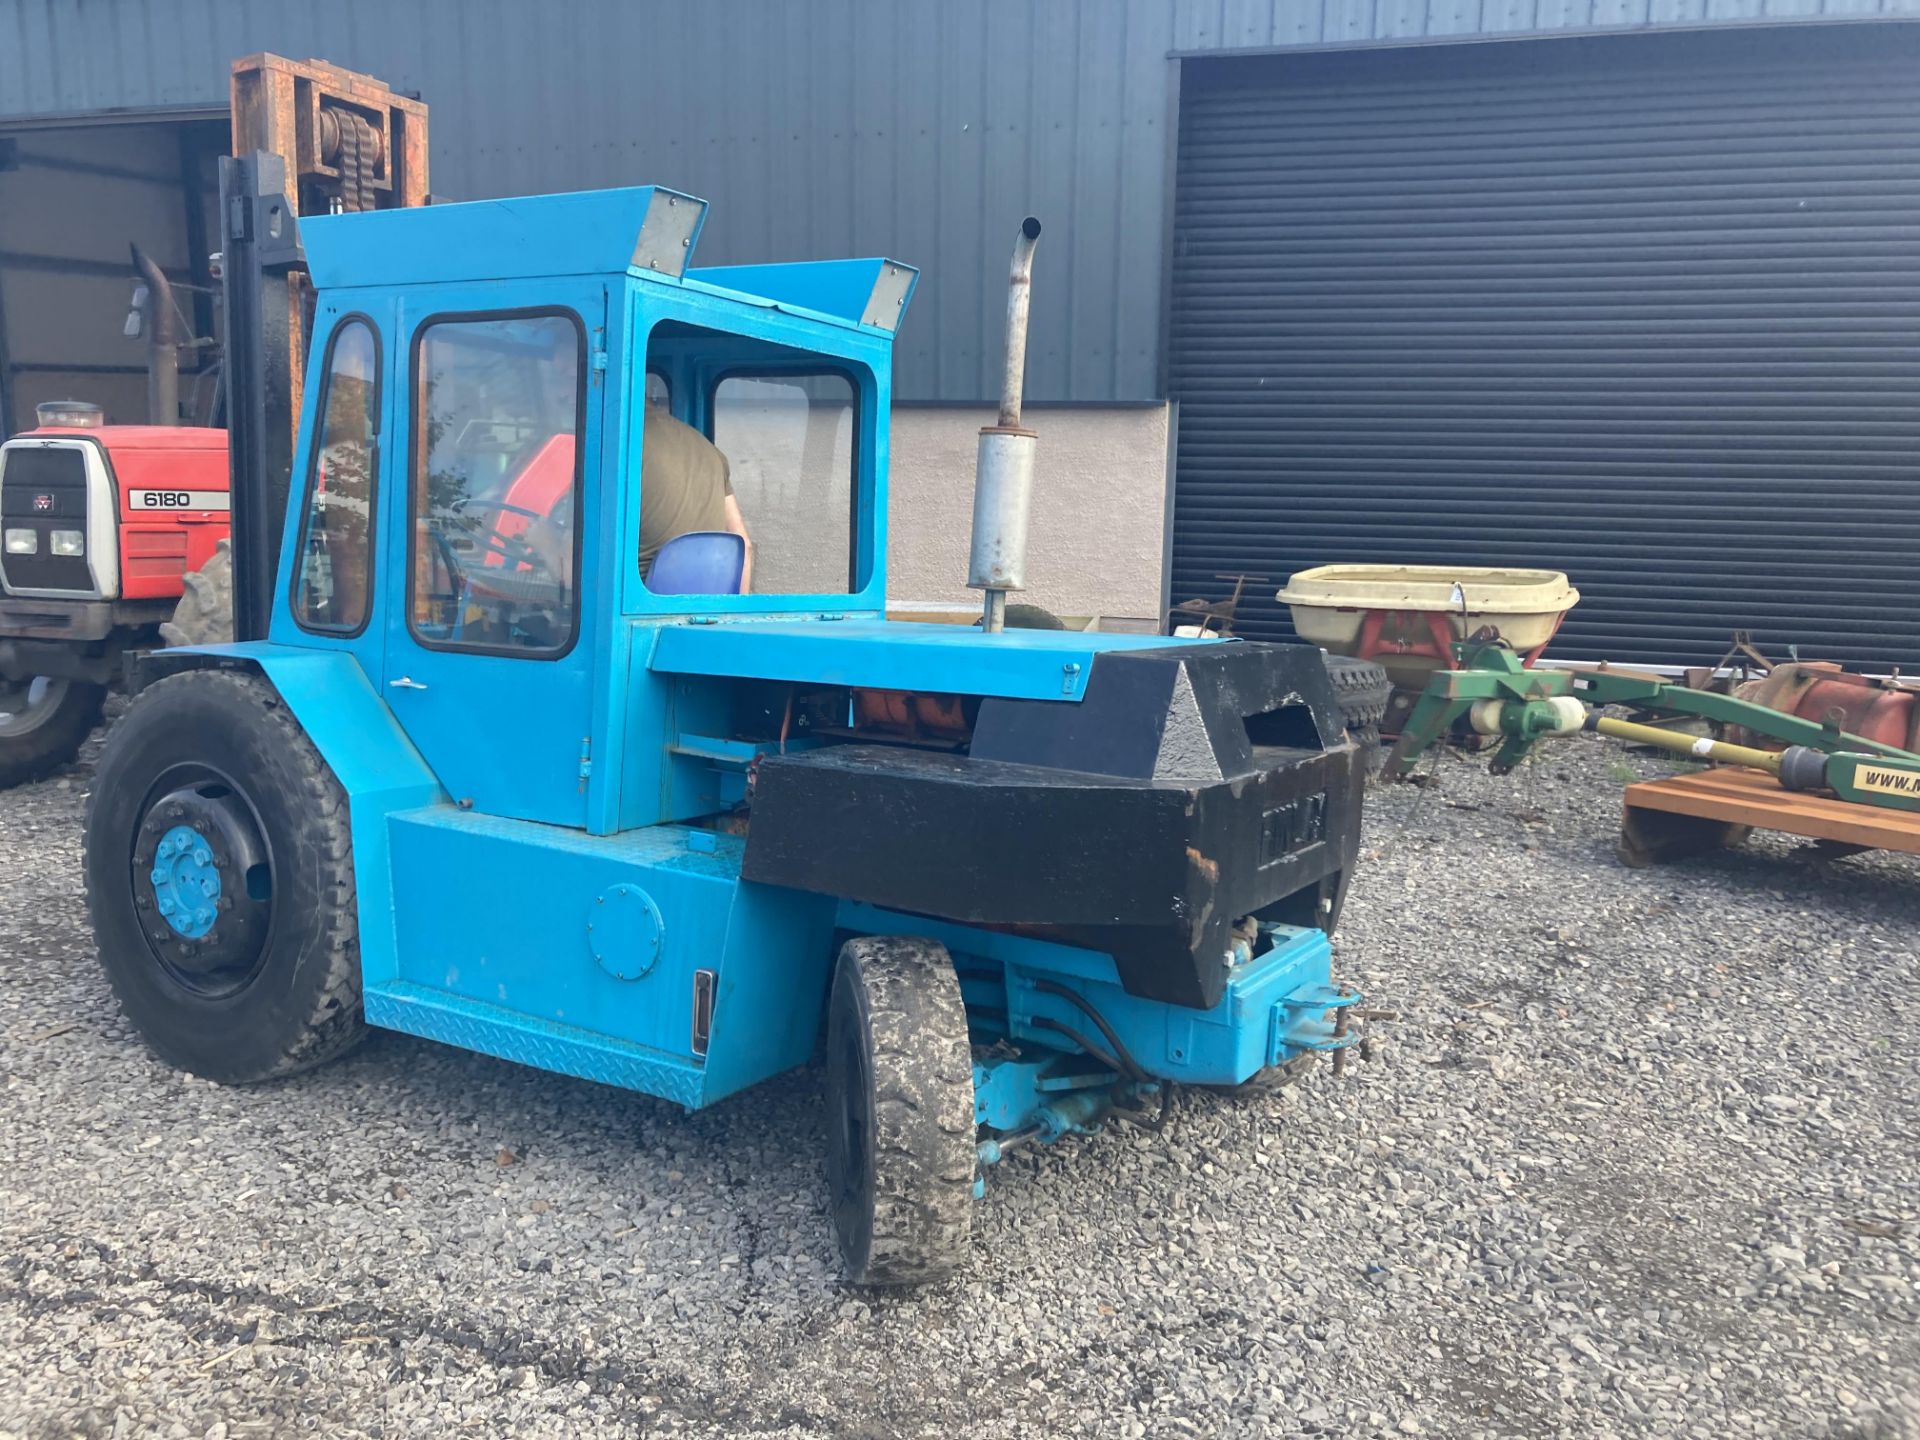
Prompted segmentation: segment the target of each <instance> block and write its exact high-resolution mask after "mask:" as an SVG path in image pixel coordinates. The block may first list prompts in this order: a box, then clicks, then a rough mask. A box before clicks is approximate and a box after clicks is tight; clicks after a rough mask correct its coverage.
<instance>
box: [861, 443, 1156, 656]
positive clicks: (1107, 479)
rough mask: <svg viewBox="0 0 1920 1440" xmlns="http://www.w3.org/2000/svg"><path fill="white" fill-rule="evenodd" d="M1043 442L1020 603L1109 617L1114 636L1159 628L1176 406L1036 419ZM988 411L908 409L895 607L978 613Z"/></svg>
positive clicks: (898, 470) (899, 488) (898, 467)
mask: <svg viewBox="0 0 1920 1440" xmlns="http://www.w3.org/2000/svg"><path fill="white" fill-rule="evenodd" d="M1024 418H1025V423H1026V424H1027V426H1028V427H1029V428H1031V429H1033V430H1035V431H1037V432H1038V433H1039V436H1040V451H1039V460H1038V463H1037V465H1036V468H1035V484H1034V504H1033V528H1032V532H1031V537H1030V540H1029V543H1028V550H1027V576H1028V579H1029V581H1030V582H1031V588H1029V589H1028V590H1027V591H1026V592H1024V593H1023V594H1021V595H1018V596H1015V597H1012V598H1014V599H1017V600H1025V601H1029V602H1031V603H1033V604H1035V605H1044V606H1045V607H1046V608H1047V609H1049V610H1051V611H1053V612H1054V613H1055V614H1056V615H1097V616H1100V617H1102V622H1103V624H1106V625H1108V626H1109V627H1110V628H1120V626H1119V625H1118V624H1116V623H1115V622H1125V621H1132V622H1136V623H1137V624H1139V625H1141V626H1144V627H1147V628H1156V625H1157V618H1158V614H1159V609H1160V571H1161V560H1162V541H1163V528H1164V524H1165V517H1166V495H1167V424H1168V409H1167V407H1166V406H1165V405H1149V406H1139V407H1132V406H1129V407H1125V408H1113V407H1098V408H1096V407H1053V406H1048V407H1045V408H1042V409H1033V410H1028V411H1027V412H1026V415H1025V417H1024ZM994 419H995V415H994V412H993V411H992V410H991V409H989V408H987V407H984V406H983V407H981V408H980V409H977V410H976V409H950V408H945V407H919V406H910V405H904V406H903V405H896V406H895V407H894V410H893V437H892V443H893V461H892V467H891V473H892V491H891V515H890V517H889V519H890V534H889V537H888V545H887V565H888V580H887V601H888V604H889V605H891V606H901V605H928V604H950V605H953V606H954V607H955V608H958V609H972V608H974V607H977V606H978V605H979V603H980V592H979V591H977V590H969V589H967V547H968V543H969V540H970V538H971V535H972V531H973V467H974V451H975V449H976V447H977V444H978V438H979V434H980V427H981V426H982V425H991V424H992V423H993V422H994Z"/></svg>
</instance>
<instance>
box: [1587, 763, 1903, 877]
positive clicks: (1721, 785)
mask: <svg viewBox="0 0 1920 1440" xmlns="http://www.w3.org/2000/svg"><path fill="white" fill-rule="evenodd" d="M1626 805H1627V810H1626V819H1625V821H1624V823H1623V824H1622V825H1621V827H1620V858H1621V859H1622V860H1624V861H1625V862H1626V863H1627V864H1629V865H1635V866H1641V865H1656V864H1659V863H1660V862H1661V861H1664V860H1677V859H1679V858H1681V857H1682V856H1685V855H1697V854H1699V853H1701V852H1702V851H1705V850H1717V849H1719V848H1720V847H1722V846H1725V845H1738V844H1739V843H1740V842H1741V841H1742V840H1744V839H1746V838H1747V835H1748V833H1749V832H1751V831H1754V830H1779V831H1783V832H1785V833H1786V834H1788V835H1804V836H1806V837H1807V838H1808V839H1810V840H1815V841H1818V842H1819V843H1820V846H1821V848H1822V849H1823V850H1824V851H1825V852H1826V853H1827V854H1829V855H1836V856H1837V855H1854V854H1858V853H1859V852H1860V851H1862V850H1904V851H1906V852H1907V853H1908V854H1914V855H1920V812H1916V811H1912V810H1883V809H1880V808H1879V807H1877V806H1873V805H1856V804H1854V803H1852V802H1851V801H1847V800H1837V799H1835V798H1834V797H1833V796H1831V795H1811V794H1808V793H1807V792H1805V791H1802V790H1787V789H1783V788H1782V787H1781V785H1780V782H1779V781H1777V780H1775V779H1774V778H1773V777H1772V776H1771V775H1766V774H1762V773H1761V772H1760V771H1758V770H1741V769H1737V768H1734V767H1726V768H1722V769H1712V770H1700V771H1697V772H1695V773H1693V774H1691V775H1675V776H1672V777H1671V778H1669V779H1666V780H1642V781H1641V782H1639V783H1638V784H1636V785H1629V786H1628V787H1627V797H1626Z"/></svg>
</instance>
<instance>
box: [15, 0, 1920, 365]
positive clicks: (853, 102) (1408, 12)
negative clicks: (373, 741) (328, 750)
mask: <svg viewBox="0 0 1920 1440" xmlns="http://www.w3.org/2000/svg"><path fill="white" fill-rule="evenodd" d="M1901 13H1920V0H912V3H886V4H882V3H861V0H793V3H787V0H714V3H708V4H704V5H689V4H685V3H674V4H660V3H652V4H637V3H633V0H568V3H565V4H559V3H534V0H512V3H505V0H405V3H393V0H327V3H323V4H315V3H311V0H0V117H7V116H20V115H49V114H61V113H70V112H79V111H94V110H101V109H113V108H127V107H131V108H136V109H144V108H153V107H166V106H183V105H198V106H205V105H209V104H220V103H223V102H224V99H225V95H226V75H227V66H228V64H229V62H230V61H231V60H233V59H234V58H235V57H236V56H240V55H244V54H248V53H251V52H253V51H257V50H276V51H280V52H282V53H285V54H289V55H293V56H297V57H304V56H308V55H318V56H322V57H324V58H326V59H330V60H333V61H335V62H337V63H339V64H342V65H348V66H352V67H354V68H357V69H362V70H366V71H369V72H371V73H373V74H376V75H378V76H380V77H381V78H382V79H384V80H386V81H388V82H389V83H391V84H393V85H396V86H399V87H401V88H404V89H412V90H417V91H419V92H420V93H421V94H422V95H424V96H425V97H426V98H427V100H428V101H429V102H430V103H431V105H432V107H433V127H434V128H433V134H434V142H433V166H434V181H435V188H436V189H437V190H439V191H441V192H443V193H445V194H448V195H452V196H458V197H469V198H478V197H481V196H489V195H513V194H528V193H534V192H539V191H543V190H569V189H579V188H583V187H589V186H597V185H613V184H622V183H632V182H640V181H659V182H661V183H665V184H671V185H676V186H679V187H681V188H684V189H689V190H692V191H694V192H696V193H698V194H701V195H704V196H706V197H707V198H708V199H709V200H711V201H712V202H713V210H712V212H711V217H710V220H709V223H708V226H707V231H706V236H705V240H704V242H703V245H702V253H701V258H702V260H704V261H707V262H709V263H727V262H744V261H755V260H770V259H809V258H819V257H828V256H838V255H847V254H870V253H885V254H889V255H895V256H898V257H899V258H901V259H903V260H907V261H909V262H911V263H913V264H916V265H919V266H921V267H922V269H923V270H924V271H925V273H926V280H925V283H924V284H923V285H922V287H921V290H920V293H919V297H918V299H917V300H916V302H915V306H914V313H913V314H911V315H910V316H909V317H908V321H907V326H906V328H905V329H904V330H903V332H902V335H901V348H900V355H899V358H900V373H899V391H900V393H901V395H902V396H903V397H904V398H907V399H916V400H917V399H937V400H977V399H982V398H987V397H990V396H991V395H992V394H993V392H994V388H995V384H996V380H997V377H996V373H995V366H994V350H995V347H996V346H997V345H998V344H999V327H1000V311H1001V305H1000V299H999V285H1000V281H1001V274H1002V271H1003V270H1004V267H1005V253H1004V252H1005V251H1006V249H1007V248H1008V247H1009V246H1010V244H1011V237H1012V234H1013V229H1014V226H1015V225H1016V224H1017V223H1018V222H1019V220H1020V217H1021V216H1023V215H1025V214H1028V213H1029V212H1031V213H1036V214H1039V215H1041V216H1042V217H1043V218H1044V219H1045V220H1046V222H1047V226H1048V238H1047V240H1046V241H1045V242H1044V248H1043V249H1042V252H1041V256H1040V261H1039V274H1038V287H1037V289H1036V291H1035V299H1034V319H1033V355H1032V363H1031V367H1030V369H1029V372H1028V380H1029V387H1030V395H1031V397H1032V398H1034V399H1036V400H1080V401H1107V400H1145V399H1150V398H1153V397H1154V396H1155V395H1156V392H1157V390H1158V385H1159V382H1158V363H1159V308H1160V295H1161V281H1162V273H1163V265H1164V248H1163V243H1164V242H1163V235H1164V222H1165V212H1166V202H1167V164H1166V150H1167V134H1166V131H1167V125H1168V119H1169V109H1170V95H1171V89H1170V87H1171V85H1172V75H1173V69H1174V67H1173V65H1172V64H1171V63H1170V62H1169V60H1168V59H1167V57H1168V55H1169V53H1171V52H1175V51H1205V50H1216V49H1232V48H1249V47H1251V48H1258V47H1267V46H1316V45H1327V44H1352V43H1366V42H1376V41H1403V40H1421V39H1436V38H1447V37H1471V36H1475V35H1503V34H1506V35H1510V34H1517V33H1525V32H1530V31H1577V30H1584V29H1591V28H1607V27H1627V28H1633V27H1646V26H1671V25H1713V24H1721V23H1733V24H1740V23H1750V22H1752V21H1755V20H1778V19H1792V18H1796V17H1798V18H1806V17H1818V16H1828V15H1832V16H1839V15H1849V16H1874V15H1881V14H1901ZM5 183H6V182H5V177H4V176H3V175H0V187H4V185H5ZM0 193H3V189H0Z"/></svg>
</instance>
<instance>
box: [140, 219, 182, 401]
mask: <svg viewBox="0 0 1920 1440" xmlns="http://www.w3.org/2000/svg"><path fill="white" fill-rule="evenodd" d="M132 249H133V268H134V269H135V270H137V271H139V272H140V279H141V281H142V282H143V283H144V284H145V285H146V287H147V303H146V311H147V314H146V321H147V414H148V415H149V416H150V417H151V418H152V420H153V423H154V424H155V425H178V424H179V423H180V312H179V311H178V310H176V309H175V308H174V305H173V283H172V282H171V281H170V280H168V279H167V277H166V272H164V271H163V270H161V268H160V267H159V266H158V265H156V264H154V262H153V257H152V256H151V255H149V254H147V252H146V251H144V250H142V249H141V248H140V247H139V246H138V245H135V246H133V247H132Z"/></svg>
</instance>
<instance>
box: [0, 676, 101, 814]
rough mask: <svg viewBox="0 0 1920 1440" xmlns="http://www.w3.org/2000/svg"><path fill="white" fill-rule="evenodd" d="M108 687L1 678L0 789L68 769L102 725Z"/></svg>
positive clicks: (43, 678) (42, 678) (46, 679)
mask: <svg viewBox="0 0 1920 1440" xmlns="http://www.w3.org/2000/svg"><path fill="white" fill-rule="evenodd" d="M106 698H107V687H106V686H104V685H90V684H88V683H87V682H86V681H84V680H56V679H54V678H53V677H52V676H49V675H34V676H31V677H29V678H28V679H25V680H21V681H17V682H16V681H11V680H0V788H3V787H7V786H12V785H25V784H26V783H27V782H28V781H31V780H42V779H45V778H46V777H47V776H49V775H51V774H52V773H53V772H54V771H56V770H58V769H59V768H60V767H61V766H62V765H70V764H72V763H73V761H74V759H75V758H76V757H77V756H78V755H79V754H80V747H81V746H82V745H84V744H85V743H86V740H87V737H88V736H89V735H91V734H92V733H93V727H94V726H96V725H98V724H99V723H100V707H101V706H102V705H104V704H105V703H106Z"/></svg>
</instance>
